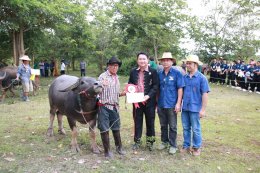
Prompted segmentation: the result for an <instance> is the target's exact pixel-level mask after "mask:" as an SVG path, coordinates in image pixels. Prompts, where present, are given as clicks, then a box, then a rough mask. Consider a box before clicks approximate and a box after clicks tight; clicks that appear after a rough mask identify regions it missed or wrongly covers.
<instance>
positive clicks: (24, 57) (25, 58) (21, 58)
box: [19, 55, 31, 61]
mask: <svg viewBox="0 0 260 173" xmlns="http://www.w3.org/2000/svg"><path fill="white" fill-rule="evenodd" d="M19 59H20V60H23V61H31V59H30V58H29V57H28V56H27V55H23V56H22V57H20V58H19Z"/></svg>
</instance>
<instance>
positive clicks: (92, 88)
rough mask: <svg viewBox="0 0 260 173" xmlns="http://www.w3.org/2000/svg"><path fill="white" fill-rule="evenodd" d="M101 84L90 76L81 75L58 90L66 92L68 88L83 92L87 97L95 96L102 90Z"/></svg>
mask: <svg viewBox="0 0 260 173" xmlns="http://www.w3.org/2000/svg"><path fill="white" fill-rule="evenodd" d="M102 89H103V87H102V85H101V83H100V82H99V81H97V80H96V79H95V78H92V77H82V78H79V79H78V80H77V81H76V82H74V83H72V84H71V85H70V86H69V87H67V88H65V89H63V90H59V91H61V92H68V91H70V90H72V91H74V92H76V93H79V94H85V95H86V96H88V97H96V96H97V94H99V93H101V92H102Z"/></svg>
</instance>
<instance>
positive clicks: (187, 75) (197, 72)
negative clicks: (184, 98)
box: [185, 71, 199, 77]
mask: <svg viewBox="0 0 260 173" xmlns="http://www.w3.org/2000/svg"><path fill="white" fill-rule="evenodd" d="M193 76H194V77H198V76H199V71H196V72H195V73H194V74H193V75H192V77H193ZM185 77H190V73H189V72H188V73H187V74H186V76H185Z"/></svg>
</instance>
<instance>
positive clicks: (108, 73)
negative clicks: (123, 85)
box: [107, 70, 117, 77]
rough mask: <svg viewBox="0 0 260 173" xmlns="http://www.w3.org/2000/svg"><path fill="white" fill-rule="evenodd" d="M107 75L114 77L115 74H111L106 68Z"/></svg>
mask: <svg viewBox="0 0 260 173" xmlns="http://www.w3.org/2000/svg"><path fill="white" fill-rule="evenodd" d="M107 75H109V76H115V77H117V74H114V75H113V74H111V73H110V72H109V71H108V70H107Z"/></svg>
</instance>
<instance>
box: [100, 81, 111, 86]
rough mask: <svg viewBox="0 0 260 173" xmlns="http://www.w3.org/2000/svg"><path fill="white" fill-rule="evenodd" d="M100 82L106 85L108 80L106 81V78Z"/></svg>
mask: <svg viewBox="0 0 260 173" xmlns="http://www.w3.org/2000/svg"><path fill="white" fill-rule="evenodd" d="M101 83H102V85H103V86H108V85H109V82H108V80H107V79H104V80H102V81H101Z"/></svg>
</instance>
